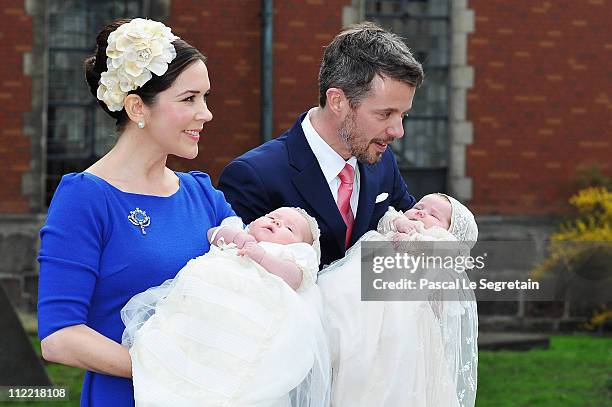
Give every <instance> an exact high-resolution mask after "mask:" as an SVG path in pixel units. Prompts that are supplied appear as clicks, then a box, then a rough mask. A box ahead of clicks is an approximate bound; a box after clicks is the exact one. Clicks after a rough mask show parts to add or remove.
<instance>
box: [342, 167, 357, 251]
mask: <svg viewBox="0 0 612 407" xmlns="http://www.w3.org/2000/svg"><path fill="white" fill-rule="evenodd" d="M338 178H340V187H339V188H338V209H339V210H340V215H342V219H344V223H346V239H345V243H344V244H345V245H346V247H348V245H349V242H350V240H351V232H352V231H353V221H354V220H355V217H354V216H353V210H352V209H351V195H352V194H353V181H354V179H355V170H354V169H353V167H352V166H351V165H350V164H346V165H345V166H344V168H343V169H342V171H340V174H338Z"/></svg>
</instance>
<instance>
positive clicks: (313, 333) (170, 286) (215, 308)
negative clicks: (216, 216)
mask: <svg viewBox="0 0 612 407" xmlns="http://www.w3.org/2000/svg"><path fill="white" fill-rule="evenodd" d="M258 244H259V245H261V246H262V247H263V248H264V249H266V250H267V251H268V252H269V253H271V254H272V255H275V256H280V257H281V258H284V259H288V260H291V261H293V262H295V263H296V264H298V266H299V267H300V268H301V269H302V271H303V275H304V277H303V281H302V285H301V286H300V288H299V289H298V291H297V292H296V291H294V290H293V289H291V287H289V286H288V285H287V284H286V283H285V282H284V281H283V280H282V279H280V278H279V277H277V276H275V275H273V274H270V273H268V272H267V271H265V270H264V269H263V268H262V267H261V266H259V265H258V264H256V263H255V262H254V261H252V260H250V259H249V258H245V257H240V256H238V255H237V254H236V249H235V248H233V247H232V246H233V245H230V246H226V247H225V248H224V249H219V248H218V247H215V246H212V247H211V250H210V252H209V253H207V254H205V255H203V256H200V257H198V258H196V259H193V260H191V261H189V263H187V265H186V266H185V267H184V268H183V269H182V270H181V271H180V272H179V273H178V274H177V276H176V277H175V278H174V279H172V280H168V281H167V282H165V283H164V284H163V285H162V286H159V287H154V288H152V289H149V290H147V291H145V292H144V293H141V294H139V295H137V296H135V297H134V298H132V299H131V300H130V302H128V304H127V305H126V306H125V307H124V309H123V310H122V319H123V320H124V323H125V324H126V330H125V332H124V337H123V343H124V345H126V346H128V347H129V348H130V355H131V358H132V371H133V380H134V397H135V400H136V405H137V406H173V407H179V406H244V407H246V406H249V407H260V406H261V407H263V406H266V407H277V406H278V407H285V406H304V407H305V406H321V407H323V406H326V405H328V404H329V384H330V376H329V371H330V367H329V351H328V349H327V343H326V338H325V333H324V331H323V327H322V324H321V316H322V314H321V301H320V294H319V291H318V288H317V287H316V285H315V284H314V279H315V276H316V273H317V271H318V264H317V260H316V254H315V252H314V250H313V249H312V247H311V246H310V245H308V244H305V243H295V244H290V245H280V244H274V243H266V242H260V243H258Z"/></svg>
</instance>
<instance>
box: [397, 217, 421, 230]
mask: <svg viewBox="0 0 612 407" xmlns="http://www.w3.org/2000/svg"><path fill="white" fill-rule="evenodd" d="M419 223H420V222H418V221H416V220H410V219H408V218H406V217H405V216H402V217H401V218H397V219H395V220H394V221H393V226H395V230H397V231H398V232H400V233H414V232H417V231H418V230H419Z"/></svg>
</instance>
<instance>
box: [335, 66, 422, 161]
mask: <svg viewBox="0 0 612 407" xmlns="http://www.w3.org/2000/svg"><path fill="white" fill-rule="evenodd" d="M415 90H416V88H415V87H414V86H410V85H407V84H405V83H403V82H400V81H396V80H393V79H390V78H382V77H380V76H375V77H374V79H372V88H371V90H370V93H369V95H368V96H367V97H366V98H365V99H363V100H362V101H361V103H360V104H359V106H358V107H357V108H355V109H350V110H349V112H348V114H347V115H346V116H345V118H344V121H343V122H342V124H341V126H340V128H339V129H338V135H339V137H340V140H342V142H343V143H344V146H345V148H346V149H347V150H348V153H350V155H351V156H355V157H356V158H357V160H358V161H360V162H362V163H366V164H374V163H376V162H378V161H379V160H380V158H381V157H382V155H383V153H384V152H385V150H386V149H387V146H388V145H389V144H391V143H392V142H393V140H395V139H399V138H401V137H403V136H404V126H403V123H402V119H403V118H404V116H406V115H407V114H408V112H409V111H410V109H411V108H412V99H413V98H414V92H415Z"/></svg>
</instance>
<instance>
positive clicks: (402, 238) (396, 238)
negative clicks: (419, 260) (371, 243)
mask: <svg viewBox="0 0 612 407" xmlns="http://www.w3.org/2000/svg"><path fill="white" fill-rule="evenodd" d="M414 233H416V230H411V231H410V232H408V233H401V232H396V233H395V234H394V235H393V237H392V238H391V240H392V241H393V247H394V248H395V250H398V251H403V250H406V247H407V246H406V244H408V243H406V241H408V240H410V235H413V234H414Z"/></svg>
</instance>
